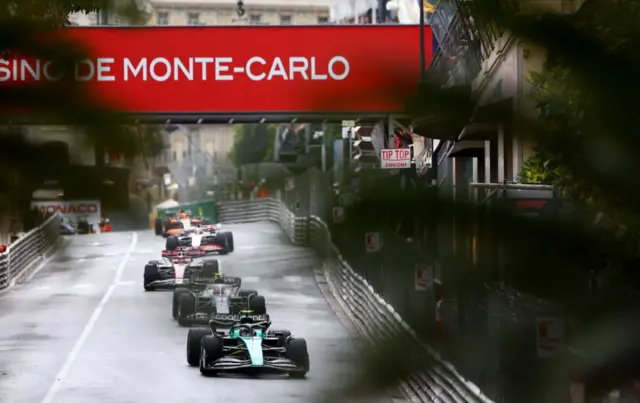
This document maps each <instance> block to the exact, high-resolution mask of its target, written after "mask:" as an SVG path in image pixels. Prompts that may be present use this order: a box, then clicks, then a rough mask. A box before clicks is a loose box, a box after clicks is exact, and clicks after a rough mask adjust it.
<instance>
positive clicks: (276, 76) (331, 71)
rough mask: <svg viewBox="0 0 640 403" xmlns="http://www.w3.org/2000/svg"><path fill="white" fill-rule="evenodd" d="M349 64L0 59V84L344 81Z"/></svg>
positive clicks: (335, 60) (337, 60) (341, 60)
mask: <svg viewBox="0 0 640 403" xmlns="http://www.w3.org/2000/svg"><path fill="white" fill-rule="evenodd" d="M350 69H351V66H350V64H349V61H348V60H347V59H346V58H345V57H343V56H333V57H331V58H330V59H328V60H324V58H323V60H318V59H317V58H316V57H304V56H296V57H282V58H281V57H275V58H265V57H261V56H253V57H250V58H248V59H246V60H238V59H235V58H233V57H205V56H203V57H189V58H179V57H173V58H165V57H155V58H136V59H134V58H123V59H121V60H117V59H115V58H110V57H99V58H95V59H85V60H81V61H78V62H76V63H75V65H74V66H73V69H72V71H65V70H64V69H61V68H58V66H56V65H55V64H54V63H53V62H48V61H43V60H27V59H12V60H0V82H7V81H9V82H32V81H60V80H62V79H64V78H65V77H66V78H68V77H69V76H72V78H73V79H74V80H75V81H79V82H89V81H101V82H104V81H133V80H140V81H155V82H166V81H212V80H213V81H233V80H236V79H242V78H245V77H246V78H248V79H249V80H251V81H263V80H267V81H275V80H282V81H290V80H303V81H307V80H312V81H342V80H344V79H346V78H347V77H348V76H349V72H350Z"/></svg>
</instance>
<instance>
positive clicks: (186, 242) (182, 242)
mask: <svg viewBox="0 0 640 403" xmlns="http://www.w3.org/2000/svg"><path fill="white" fill-rule="evenodd" d="M191 243H192V241H191V237H187V238H180V239H178V246H180V247H182V248H188V247H190V246H191Z"/></svg>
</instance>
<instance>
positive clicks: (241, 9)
mask: <svg viewBox="0 0 640 403" xmlns="http://www.w3.org/2000/svg"><path fill="white" fill-rule="evenodd" d="M237 11H238V17H242V16H243V15H244V14H245V11H244V1H242V0H238V10H237Z"/></svg>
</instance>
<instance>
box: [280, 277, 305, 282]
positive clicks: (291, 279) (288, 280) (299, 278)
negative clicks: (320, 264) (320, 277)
mask: <svg viewBox="0 0 640 403" xmlns="http://www.w3.org/2000/svg"><path fill="white" fill-rule="evenodd" d="M283 280H284V281H286V282H287V283H299V282H300V281H302V277H300V276H284V278H283Z"/></svg>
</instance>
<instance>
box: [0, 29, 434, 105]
mask: <svg viewBox="0 0 640 403" xmlns="http://www.w3.org/2000/svg"><path fill="white" fill-rule="evenodd" d="M61 35H62V36H64V37H65V38H66V37H67V36H68V37H69V38H70V39H71V40H72V41H74V42H77V43H78V44H80V45H82V46H83V47H84V48H86V49H88V50H90V52H91V55H90V57H89V58H88V59H86V60H82V61H79V62H78V63H76V66H75V69H74V71H67V72H66V73H65V74H66V76H67V77H69V76H71V77H70V78H73V79H74V80H75V81H78V82H81V83H82V85H83V86H86V87H87V90H88V92H89V93H91V94H92V95H94V96H96V97H98V99H100V100H103V101H106V102H107V103H108V104H109V105H110V106H114V107H117V108H118V109H120V110H124V111H126V112H131V113H153V114H184V113H203V114H234V113H238V114H239V113H262V114H266V113H278V114H283V112H285V113H292V114H295V113H296V112H319V113H325V112H343V113H344V112H347V113H351V112H354V113H355V112H363V113H366V112H370V113H380V112H399V111H401V110H402V109H403V106H404V103H405V101H406V99H407V97H408V96H409V95H410V94H411V93H412V92H413V91H415V89H416V87H417V84H418V79H419V66H420V60H419V58H420V52H419V50H420V37H419V27H418V26H412V25H378V26H376V25H364V26H362V25H352V26H285V27H283V26H278V27H272V26H250V27H233V26H232V27H229V26H221V27H141V28H128V27H104V28H103V27H90V28H81V27H78V28H69V29H65V30H64V31H61ZM425 35H426V38H425V39H426V40H425V43H426V46H425V54H426V62H427V65H428V64H429V63H430V62H431V59H432V53H433V39H432V38H433V37H432V32H431V29H430V27H426V29H425ZM62 75H64V74H62ZM61 79H62V77H61V74H60V70H56V68H55V66H54V65H53V64H52V63H51V62H47V61H46V60H26V59H11V58H10V59H8V60H0V84H6V83H16V82H18V83H24V82H33V81H34V80H35V81H57V80H61Z"/></svg>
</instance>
